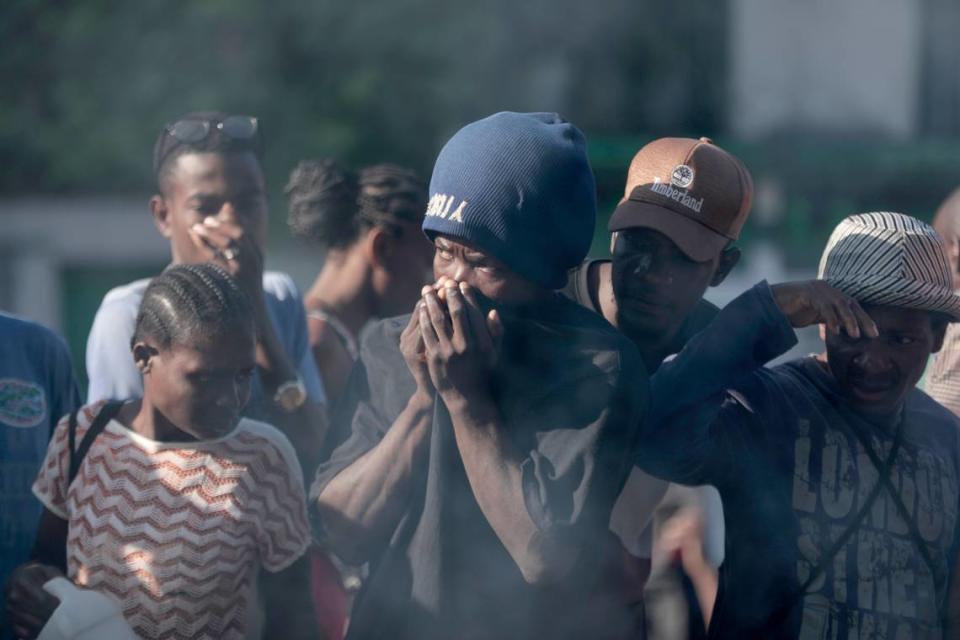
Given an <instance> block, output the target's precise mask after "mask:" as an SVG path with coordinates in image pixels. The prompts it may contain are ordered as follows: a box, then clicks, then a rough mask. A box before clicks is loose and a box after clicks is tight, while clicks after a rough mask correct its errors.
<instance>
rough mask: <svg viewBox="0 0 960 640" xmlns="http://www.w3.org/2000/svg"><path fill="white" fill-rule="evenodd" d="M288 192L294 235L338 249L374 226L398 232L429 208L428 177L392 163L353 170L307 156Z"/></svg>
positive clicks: (327, 160) (293, 175)
mask: <svg viewBox="0 0 960 640" xmlns="http://www.w3.org/2000/svg"><path fill="white" fill-rule="evenodd" d="M285 193H286V194H287V196H288V197H289V209H290V213H289V216H288V224H289V226H290V230H291V231H292V233H293V235H294V236H296V237H298V238H301V239H304V240H309V241H313V242H317V243H319V244H321V245H323V246H325V247H334V248H343V247H347V246H349V245H350V244H352V243H353V242H354V241H355V240H356V239H357V238H358V237H359V235H360V233H361V232H362V231H365V230H367V229H369V228H371V227H375V226H380V227H385V228H387V229H389V230H391V231H392V232H394V233H398V232H400V228H399V227H398V225H399V223H402V222H411V223H419V222H420V221H421V220H422V219H423V214H424V211H425V210H426V207H427V187H426V184H425V183H424V182H423V180H421V179H420V178H419V177H418V176H417V174H416V173H415V172H414V171H412V170H410V169H405V168H403V167H400V166H397V165H393V164H377V165H372V166H369V167H365V168H363V169H361V170H360V171H357V172H353V171H349V170H347V169H345V168H343V167H342V166H340V165H339V164H338V163H337V162H336V161H334V160H330V159H326V160H307V161H304V162H301V163H300V164H299V165H297V167H296V168H295V169H294V170H293V172H292V173H291V174H290V180H289V182H288V183H287V187H286V189H285Z"/></svg>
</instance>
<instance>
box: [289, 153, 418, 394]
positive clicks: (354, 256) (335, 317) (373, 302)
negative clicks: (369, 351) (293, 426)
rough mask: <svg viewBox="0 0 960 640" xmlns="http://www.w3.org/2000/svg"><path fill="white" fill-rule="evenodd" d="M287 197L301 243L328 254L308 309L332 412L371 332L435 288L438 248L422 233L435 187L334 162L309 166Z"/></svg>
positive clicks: (375, 168)
mask: <svg viewBox="0 0 960 640" xmlns="http://www.w3.org/2000/svg"><path fill="white" fill-rule="evenodd" d="M286 193H287V195H288V197H289V209H290V214H289V218H288V224H289V226H290V230H291V232H292V233H293V235H294V237H296V238H298V239H301V240H304V241H306V242H308V243H310V244H313V245H316V246H318V247H319V248H320V249H322V250H323V251H324V252H325V255H324V262H323V268H322V269H321V271H320V273H319V274H318V275H317V278H316V280H315V281H314V283H313V286H312V287H310V290H309V291H308V292H307V293H306V295H305V296H304V304H305V306H306V309H307V325H308V328H309V330H310V346H311V348H312V349H313V355H314V358H315V359H316V362H317V367H318V368H319V369H320V375H321V378H322V379H323V384H324V389H325V391H326V393H327V398H328V402H329V404H330V405H331V406H332V405H333V404H335V402H336V400H337V398H339V397H340V394H341V392H342V391H343V389H344V387H345V386H346V382H347V377H348V375H349V373H350V370H351V368H352V367H353V361H354V360H355V359H356V358H357V338H358V336H359V334H360V331H361V329H362V328H363V327H364V325H366V324H367V322H369V321H370V320H372V319H376V318H388V317H391V316H395V315H399V314H400V313H403V312H405V311H407V310H409V309H410V307H412V306H413V304H414V303H415V302H416V301H417V299H418V298H419V297H420V288H421V287H422V286H423V285H424V284H426V283H427V282H429V281H431V280H432V273H431V268H430V265H431V259H432V257H433V247H432V246H431V245H430V242H429V241H428V240H427V239H426V237H425V236H424V235H423V233H422V232H421V231H420V223H421V222H422V221H423V212H424V211H425V210H426V208H427V187H426V184H424V182H423V181H422V180H421V179H420V178H419V177H418V176H417V175H416V174H415V173H414V172H413V171H411V170H409V169H405V168H402V167H399V166H396V165H392V164H377V165H372V166H369V167H364V168H362V169H360V170H359V171H350V170H347V169H346V168H344V167H342V166H340V165H339V164H338V163H337V162H335V161H334V160H330V159H327V160H319V161H316V160H307V161H304V162H301V163H300V164H299V165H298V166H297V167H296V168H295V169H294V170H293V172H292V173H291V174H290V180H289V182H288V184H287V188H286Z"/></svg>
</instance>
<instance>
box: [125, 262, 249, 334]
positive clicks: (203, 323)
mask: <svg viewBox="0 0 960 640" xmlns="http://www.w3.org/2000/svg"><path fill="white" fill-rule="evenodd" d="M252 318H253V308H252V307H251V305H250V301H249V299H248V298H247V296H246V294H245V293H244V292H243V291H242V290H241V289H240V287H239V286H238V285H237V281H236V280H235V279H234V278H233V276H231V275H230V274H229V273H227V271H226V270H224V269H223V268H222V267H219V266H217V265H215V264H210V263H207V264H179V265H174V266H171V267H169V268H167V269H166V270H165V271H164V272H163V273H161V274H160V275H159V276H157V277H156V278H154V279H153V281H152V282H150V284H149V286H147V290H146V291H145V292H144V294H143V301H142V302H141V303H140V311H139V312H138V313H137V321H136V325H135V328H134V331H133V338H131V341H130V345H131V347H132V346H133V345H134V344H136V343H137V342H141V341H143V340H144V339H145V338H147V337H149V338H152V339H153V340H155V341H157V343H158V346H159V347H161V348H167V347H169V346H171V345H173V344H183V343H184V342H186V341H187V340H190V339H196V338H198V337H205V336H210V335H215V334H217V333H219V332H222V331H223V330H225V329H227V328H233V327H236V326H238V325H241V326H242V325H245V324H249V325H250V329H251V331H252V330H253V320H252Z"/></svg>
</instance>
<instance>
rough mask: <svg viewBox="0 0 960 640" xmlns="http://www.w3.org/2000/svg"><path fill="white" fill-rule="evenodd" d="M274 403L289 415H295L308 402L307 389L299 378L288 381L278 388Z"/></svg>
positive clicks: (274, 395)
mask: <svg viewBox="0 0 960 640" xmlns="http://www.w3.org/2000/svg"><path fill="white" fill-rule="evenodd" d="M273 401H274V402H275V403H277V406H279V407H280V408H281V409H283V410H284V411H286V412H287V413H293V412H294V411H296V410H297V409H299V408H300V407H302V406H303V403H304V402H306V401H307V388H306V387H305V386H304V385H303V380H301V379H300V378H299V377H297V378H294V379H293V380H287V381H286V382H284V383H281V384H280V386H278V387H277V392H276V393H274V394H273Z"/></svg>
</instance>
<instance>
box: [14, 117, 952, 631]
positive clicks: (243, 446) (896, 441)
mask: <svg viewBox="0 0 960 640" xmlns="http://www.w3.org/2000/svg"><path fill="white" fill-rule="evenodd" d="M264 149H265V140H264V137H263V135H262V132H261V131H260V128H259V123H258V121H257V119H256V118H254V117H249V116H241V115H231V114H226V113H219V112H194V113H189V114H186V115H184V116H182V117H181V118H179V119H177V120H175V121H173V122H171V123H169V124H167V125H166V126H164V127H163V128H162V131H161V133H160V135H159V137H158V139H157V141H156V144H155V146H154V150H153V168H154V174H155V178H156V193H155V195H154V196H153V197H152V198H151V199H150V205H149V209H150V213H151V215H152V217H153V221H154V223H155V225H156V228H157V230H158V232H159V233H160V234H162V235H163V236H164V237H165V238H167V239H168V240H169V243H170V252H171V263H170V265H169V266H168V267H167V268H166V269H164V270H163V271H162V272H161V273H159V274H157V275H156V276H155V277H154V278H150V279H145V280H139V281H136V282H131V283H129V284H126V285H123V286H120V287H117V288H115V289H113V290H111V291H110V292H109V293H107V295H106V296H105V297H104V299H103V302H102V304H101V305H100V308H99V309H98V311H97V313H96V317H95V318H94V322H93V326H92V329H91V331H90V335H89V338H88V341H87V351H86V370H87V374H88V377H89V381H90V382H89V390H88V394H87V398H86V402H82V401H81V399H80V396H79V392H78V387H77V384H76V382H75V380H74V378H73V374H72V365H71V361H70V356H69V353H68V351H67V348H66V346H65V344H64V343H63V342H62V340H61V339H59V338H58V337H57V336H55V335H54V334H52V333H51V332H50V331H48V330H46V329H43V328H41V327H39V326H38V325H36V324H34V323H31V322H28V321H26V320H23V319H18V318H15V317H12V316H9V315H0V434H2V436H0V481H2V482H0V498H2V500H3V505H4V509H3V533H4V535H3V536H2V537H0V550H2V553H0V581H4V582H5V584H6V587H5V606H4V608H3V609H4V610H3V613H2V614H0V637H2V638H8V637H9V638H38V637H39V638H41V639H43V638H114V637H116V638H134V637H143V638H246V637H263V638H290V639H294V638H327V639H330V640H339V639H340V638H344V637H346V638H350V639H356V640H362V639H373V638H411V639H414V638H416V639H430V638H436V639H448V638H450V639H454V638H455V639H461V638H464V639H478V640H479V639H488V638H489V639H500V638H611V639H613V638H616V639H620V638H623V639H627V638H637V639H644V638H651V639H667V638H703V637H710V638H796V639H798V640H807V639H823V638H832V639H848V638H849V639H858V638H891V639H897V640H900V639H906V638H931V639H936V638H946V637H960V628H958V625H960V620H958V618H960V565H958V562H957V560H958V542H960V540H958V532H960V527H958V508H960V422H958V418H957V417H956V415H955V413H956V412H960V346H958V345H960V330H958V329H957V326H958V325H957V324H952V323H955V322H958V321H960V294H958V293H957V291H958V290H960V265H958V263H960V249H958V246H960V195H956V194H955V195H954V196H952V197H951V198H948V199H947V200H946V202H945V203H944V205H943V207H942V208H941V210H940V211H939V212H938V213H937V216H936V218H935V219H934V221H933V225H932V226H931V225H929V224H927V223H925V222H922V221H920V220H918V219H916V218H913V217H910V216H907V215H904V214H900V213H893V212H872V213H854V212H851V214H852V215H850V216H849V217H847V218H845V219H844V220H843V221H842V222H841V223H840V224H839V225H838V226H837V227H836V229H835V230H834V232H833V234H832V236H831V237H830V240H829V242H828V243H827V246H826V247H825V249H824V251H823V255H822V258H821V261H820V265H819V272H818V277H817V279H814V280H809V281H800V282H786V283H768V282H766V281H762V282H759V283H757V284H756V285H755V286H753V287H752V288H751V289H749V290H747V291H745V292H743V293H742V294H741V295H740V296H739V297H737V298H736V299H735V300H733V301H732V302H731V303H730V304H728V305H727V306H726V307H725V308H723V309H718V308H717V307H716V306H714V305H712V304H711V303H709V302H707V301H706V300H705V299H704V294H705V293H706V291H707V289H708V288H710V287H713V286H717V285H719V284H720V283H721V282H723V281H724V279H725V278H726V277H727V276H728V274H729V273H730V272H731V271H732V270H733V269H734V268H735V267H736V265H737V263H738V261H739V259H740V257H741V252H740V249H739V248H738V247H737V245H736V242H737V240H738V238H739V235H740V232H741V229H742V228H743V226H744V225H745V224H746V223H747V222H748V217H749V214H750V209H751V204H752V197H753V183H752V179H751V176H750V172H749V171H748V169H747V168H746V167H745V166H744V164H743V163H742V162H741V161H740V160H739V159H737V158H736V157H734V156H733V155H731V154H730V153H728V152H727V151H725V150H723V149H721V148H720V147H718V146H716V145H715V144H713V142H712V141H710V140H709V139H707V138H700V139H699V140H695V139H687V138H662V139H658V140H654V141H653V142H651V143H649V144H647V145H646V146H644V147H643V148H641V149H640V150H639V151H638V152H637V153H636V155H635V157H634V158H633V161H632V162H631V164H630V166H629V167H628V168H627V171H626V176H627V177H626V184H625V189H624V194H623V198H622V199H621V200H620V202H619V204H618V205H617V207H616V209H615V210H614V211H613V213H612V215H611V216H610V221H609V232H610V255H611V257H610V259H606V260H597V259H587V253H588V250H589V248H590V245H591V242H592V240H593V238H594V227H595V224H596V218H597V205H596V186H595V182H594V176H593V173H592V170H591V167H590V164H589V161H588V156H587V151H586V140H585V138H584V135H583V134H582V132H581V131H580V130H579V129H578V128H577V127H576V126H574V125H573V124H572V123H570V122H567V121H565V120H564V119H562V118H561V117H559V116H557V115H556V114H551V113H527V114H523V113H510V112H503V113H497V114H495V115H492V116H490V117H487V118H484V119H482V120H479V121H476V122H473V123H471V124H468V125H466V126H465V127H463V128H462V129H460V130H459V131H458V132H457V133H456V134H454V135H453V136H452V137H451V138H450V140H449V141H447V143H446V144H445V145H444V146H443V148H442V149H441V151H440V152H439V154H438V156H437V158H436V162H435V164H434V167H433V172H432V176H431V178H430V180H429V182H428V183H427V182H425V181H423V180H422V179H421V178H420V177H419V176H418V175H417V174H416V173H415V172H413V171H411V170H409V169H406V168H403V167H400V166H395V165H390V164H378V165H372V166H368V167H363V168H359V169H352V168H349V167H345V166H343V165H341V164H339V163H337V162H335V161H333V160H329V159H325V160H306V161H304V162H302V163H300V164H299V165H298V166H297V167H296V168H295V169H293V171H292V173H291V175H290V179H289V183H288V184H287V186H286V189H285V193H286V195H287V197H288V204H289V217H288V223H289V228H290V231H291V233H292V234H293V235H294V236H296V237H297V238H299V239H301V240H304V241H307V242H309V243H312V245H313V246H315V247H316V248H317V249H318V251H322V252H323V255H324V256H325V258H324V262H323V268H322V270H321V271H320V273H319V274H318V275H317V276H316V279H315V281H314V282H313V284H312V285H311V286H310V288H309V289H308V290H307V291H306V292H305V293H304V295H301V294H300V293H299V292H298V290H297V288H296V286H295V285H294V283H293V281H292V280H291V278H290V277H289V276H287V275H286V274H283V273H277V272H271V271H265V270H264V253H265V250H266V244H267V242H266V239H267V224H268V206H267V195H266V194H267V186H266V184H265V179H264V172H263V166H262V162H263V154H264ZM935 229H936V230H935ZM816 325H819V327H820V333H821V337H822V339H823V342H824V350H823V352H822V353H820V354H816V355H811V356H807V357H802V358H799V359H794V360H790V361H787V362H786V363H784V364H779V365H776V366H767V365H768V363H770V362H771V361H772V360H774V359H775V358H777V357H779V356H781V355H782V354H784V353H785V352H787V351H788V350H789V349H790V348H791V347H793V346H794V345H795V344H796V341H797V339H796V335H795V330H796V329H798V328H801V327H806V326H816ZM941 347H943V349H942V351H941ZM938 352H940V353H939V355H934V354H938ZM931 356H934V357H933V359H932V365H931V366H930V371H929V374H928V375H927V380H926V382H925V383H923V382H921V380H922V378H923V377H924V373H925V371H926V370H927V366H928V363H929V362H931ZM923 384H926V389H927V391H926V392H924V391H922V390H921V389H920V388H918V386H923ZM928 394H929V395H928ZM718 539H719V540H720V542H716V541H717V540H718ZM955 578H956V579H955Z"/></svg>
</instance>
